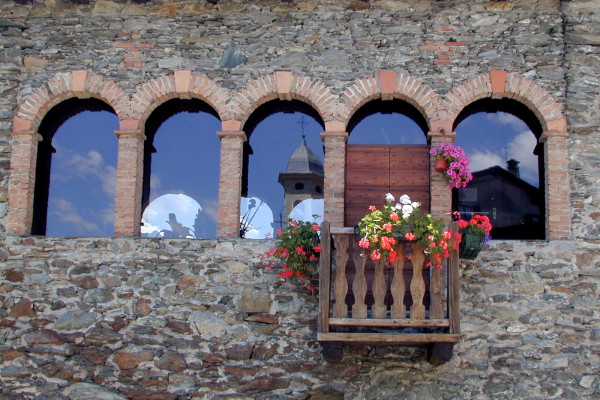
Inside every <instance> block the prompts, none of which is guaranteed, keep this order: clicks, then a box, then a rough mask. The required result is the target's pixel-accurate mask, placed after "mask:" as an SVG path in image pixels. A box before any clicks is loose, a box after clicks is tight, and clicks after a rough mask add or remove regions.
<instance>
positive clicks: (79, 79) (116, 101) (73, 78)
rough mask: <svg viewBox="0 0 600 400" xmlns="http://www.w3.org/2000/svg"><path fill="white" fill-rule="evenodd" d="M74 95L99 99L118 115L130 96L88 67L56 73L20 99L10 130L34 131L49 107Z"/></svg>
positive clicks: (123, 112) (122, 112) (124, 112)
mask: <svg viewBox="0 0 600 400" xmlns="http://www.w3.org/2000/svg"><path fill="white" fill-rule="evenodd" d="M73 97H77V98H82V99H85V98H90V97H94V98H97V99H99V100H102V101H104V102H105V103H107V104H108V105H110V106H111V107H112V108H113V110H115V113H116V114H117V116H118V117H119V119H122V118H124V115H125V114H126V112H127V109H128V108H129V96H127V95H126V94H125V92H123V89H121V87H119V85H117V84H116V83H114V82H112V81H110V80H108V79H106V78H104V77H102V76H100V75H96V74H94V73H93V72H90V71H87V70H77V71H71V72H66V73H59V74H56V75H55V76H54V78H52V79H50V80H49V81H47V82H45V83H44V84H43V85H42V86H40V87H38V88H37V89H35V90H34V91H33V93H31V94H30V95H28V96H27V97H25V98H24V99H23V101H22V104H21V106H20V107H19V109H18V110H17V113H16V115H15V117H14V119H13V132H26V131H33V132H35V131H37V129H38V128H39V125H40V123H41V121H42V119H43V118H44V116H45V115H46V114H47V113H48V111H50V110H51V109H52V107H54V106H56V105H57V104H58V103H60V102H62V101H64V100H67V99H70V98H73Z"/></svg>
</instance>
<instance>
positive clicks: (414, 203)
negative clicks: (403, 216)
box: [411, 201, 421, 208]
mask: <svg viewBox="0 0 600 400" xmlns="http://www.w3.org/2000/svg"><path fill="white" fill-rule="evenodd" d="M411 205H412V206H413V208H418V207H420V206H421V203H419V202H418V201H413V203H412V204H411Z"/></svg>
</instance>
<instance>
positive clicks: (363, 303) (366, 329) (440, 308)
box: [318, 222, 460, 361]
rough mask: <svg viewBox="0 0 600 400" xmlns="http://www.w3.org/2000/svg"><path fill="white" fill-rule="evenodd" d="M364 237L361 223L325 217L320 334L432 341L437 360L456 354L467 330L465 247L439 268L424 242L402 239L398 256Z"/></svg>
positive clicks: (332, 338) (323, 337) (339, 338)
mask: <svg viewBox="0 0 600 400" xmlns="http://www.w3.org/2000/svg"><path fill="white" fill-rule="evenodd" d="M452 224H453V225H454V226H452V225H451V228H453V229H456V226H455V224H454V223H452ZM357 243H358V241H357V238H356V236H355V234H354V229H352V228H333V227H330V226H329V223H327V222H324V223H323V224H322V227H321V246H322V248H323V251H322V253H321V259H320V265H319V276H320V280H319V296H320V297H319V303H320V304H319V333H318V340H319V341H321V342H354V343H364V344H371V345H431V346H430V349H431V350H432V351H430V359H431V358H433V359H437V360H438V361H440V360H441V361H446V360H447V359H449V356H448V351H449V354H450V356H451V354H452V345H453V343H456V342H458V339H459V334H460V320H459V307H458V305H459V304H458V299H459V293H458V289H459V285H458V252H457V251H451V254H450V255H451V256H450V258H449V259H448V260H447V261H445V263H444V264H445V265H444V268H443V269H442V270H438V269H436V268H429V267H427V266H425V263H426V261H427V258H426V255H425V253H424V247H423V246H422V245H419V244H416V243H409V242H407V241H401V242H400V243H399V244H398V246H399V247H398V250H399V252H400V251H401V252H402V253H404V255H405V256H404V257H402V259H398V260H396V261H394V262H393V263H390V262H389V261H386V260H375V261H373V260H371V259H370V258H369V257H368V255H367V254H366V253H367V252H363V251H362V250H363V249H361V248H359V247H358V244H357ZM407 280H408V281H409V282H408V284H407ZM407 291H408V292H407ZM448 349H449V350H448Z"/></svg>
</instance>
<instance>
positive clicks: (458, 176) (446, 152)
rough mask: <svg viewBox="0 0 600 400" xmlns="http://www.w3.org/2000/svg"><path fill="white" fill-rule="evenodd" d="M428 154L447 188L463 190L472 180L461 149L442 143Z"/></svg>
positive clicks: (466, 160)
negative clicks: (446, 183)
mask: <svg viewBox="0 0 600 400" xmlns="http://www.w3.org/2000/svg"><path fill="white" fill-rule="evenodd" d="M429 154H431V156H432V157H433V159H434V160H435V164H434V168H435V170H436V171H438V172H441V173H442V176H443V177H444V179H445V180H446V182H448V187H451V188H457V189H458V188H463V187H466V186H467V183H469V182H470V181H471V180H472V179H473V175H471V169H470V168H469V159H468V158H467V156H465V152H464V151H463V149H462V148H461V147H459V146H454V145H451V144H446V143H442V144H441V145H440V146H439V147H438V148H437V149H431V150H429ZM444 162H445V164H443V163H444Z"/></svg>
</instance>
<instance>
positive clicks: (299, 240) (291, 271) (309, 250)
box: [261, 215, 321, 290]
mask: <svg viewBox="0 0 600 400" xmlns="http://www.w3.org/2000/svg"><path fill="white" fill-rule="evenodd" d="M314 217H318V216H316V215H315V216H314ZM320 229H321V227H320V226H319V225H317V224H313V223H311V222H308V221H295V220H291V221H290V222H289V224H288V225H287V226H285V227H284V228H283V229H278V230H277V235H278V236H277V238H276V239H275V242H276V245H275V247H273V248H271V249H269V251H268V252H267V253H266V254H263V255H262V256H261V259H262V260H263V265H265V266H268V267H269V269H272V268H273V267H275V266H276V265H280V266H281V268H282V269H283V270H282V271H280V272H279V277H280V278H284V279H299V280H300V281H302V282H304V283H306V285H305V286H306V288H308V289H310V290H314V286H312V285H310V284H309V283H308V276H309V275H310V274H311V273H312V272H315V271H316V269H317V262H318V261H319V253H320V252H321V246H319V236H318V232H319V230H320Z"/></svg>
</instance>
